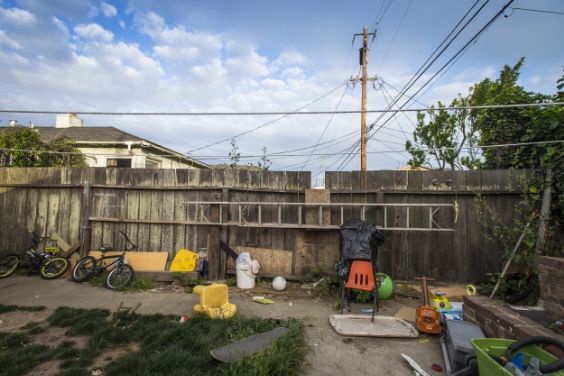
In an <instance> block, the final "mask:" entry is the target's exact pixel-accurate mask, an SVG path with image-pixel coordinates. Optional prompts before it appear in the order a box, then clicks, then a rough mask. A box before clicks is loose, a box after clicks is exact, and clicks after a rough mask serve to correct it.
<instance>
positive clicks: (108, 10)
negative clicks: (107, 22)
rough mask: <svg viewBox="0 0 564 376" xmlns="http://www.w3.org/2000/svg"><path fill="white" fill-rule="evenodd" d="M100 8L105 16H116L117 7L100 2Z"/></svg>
mask: <svg viewBox="0 0 564 376" xmlns="http://www.w3.org/2000/svg"><path fill="white" fill-rule="evenodd" d="M100 10H102V13H104V16H106V17H113V16H117V9H116V7H114V6H113V5H111V4H108V3H104V2H102V3H101V4H100Z"/></svg>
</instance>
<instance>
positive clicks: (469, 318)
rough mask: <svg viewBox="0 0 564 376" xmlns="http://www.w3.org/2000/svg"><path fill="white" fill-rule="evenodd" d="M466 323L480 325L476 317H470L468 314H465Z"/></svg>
mask: <svg viewBox="0 0 564 376" xmlns="http://www.w3.org/2000/svg"><path fill="white" fill-rule="evenodd" d="M464 321H465V322H469V323H471V324H477V323H478V322H477V321H476V319H475V318H474V317H470V316H468V314H467V313H466V312H464Z"/></svg>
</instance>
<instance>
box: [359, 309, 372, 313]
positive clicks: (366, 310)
mask: <svg viewBox="0 0 564 376" xmlns="http://www.w3.org/2000/svg"><path fill="white" fill-rule="evenodd" d="M372 312H374V310H373V309H363V310H362V313H372Z"/></svg>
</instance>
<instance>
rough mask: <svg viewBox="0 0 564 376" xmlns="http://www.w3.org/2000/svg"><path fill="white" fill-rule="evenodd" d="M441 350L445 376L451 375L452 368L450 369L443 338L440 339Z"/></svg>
mask: <svg viewBox="0 0 564 376" xmlns="http://www.w3.org/2000/svg"><path fill="white" fill-rule="evenodd" d="M441 348H442V349H443V358H445V368H446V374H447V376H451V375H452V368H450V359H449V357H448V352H447V347H446V340H445V336H442V337H441Z"/></svg>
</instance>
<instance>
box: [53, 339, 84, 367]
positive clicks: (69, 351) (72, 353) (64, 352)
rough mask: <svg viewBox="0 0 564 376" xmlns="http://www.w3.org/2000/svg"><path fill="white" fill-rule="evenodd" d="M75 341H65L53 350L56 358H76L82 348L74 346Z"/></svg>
mask: <svg viewBox="0 0 564 376" xmlns="http://www.w3.org/2000/svg"><path fill="white" fill-rule="evenodd" d="M74 345H75V343H74V341H64V342H62V343H61V344H60V345H59V346H57V348H56V349H55V350H54V351H53V356H54V357H55V358H56V359H76V358H78V357H79V356H80V350H78V349H76V348H75V347H74ZM62 368H66V367H62Z"/></svg>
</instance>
